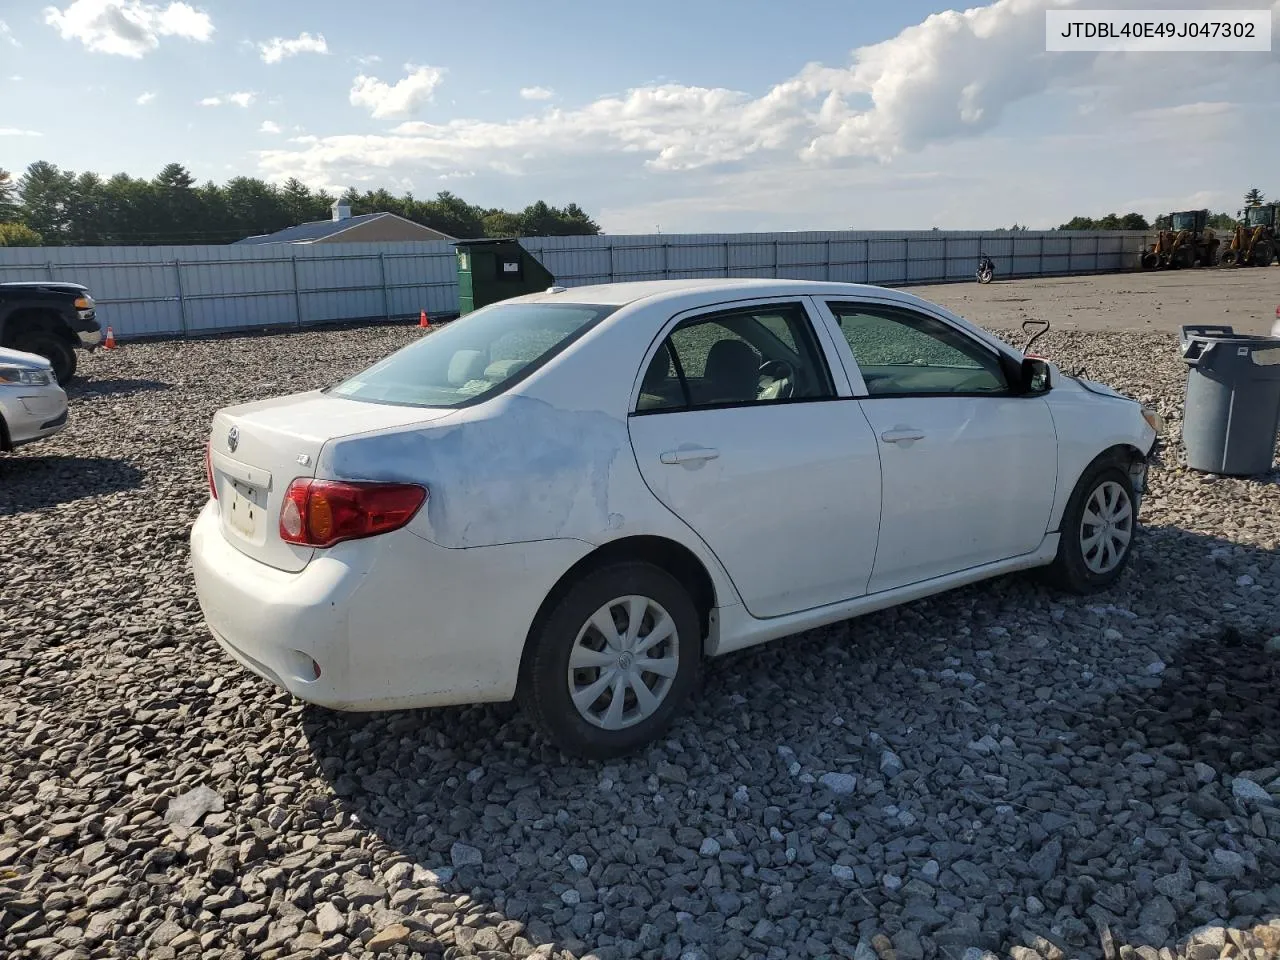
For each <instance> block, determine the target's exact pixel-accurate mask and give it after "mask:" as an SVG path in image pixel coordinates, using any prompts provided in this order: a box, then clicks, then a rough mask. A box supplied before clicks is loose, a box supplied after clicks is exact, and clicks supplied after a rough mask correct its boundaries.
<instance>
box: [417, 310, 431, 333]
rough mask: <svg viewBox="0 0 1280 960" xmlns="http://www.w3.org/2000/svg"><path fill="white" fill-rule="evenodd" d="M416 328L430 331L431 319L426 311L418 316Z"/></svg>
mask: <svg viewBox="0 0 1280 960" xmlns="http://www.w3.org/2000/svg"><path fill="white" fill-rule="evenodd" d="M418 326H419V327H421V328H422V329H423V330H430V329H431V318H430V317H428V316H427V311H425V310H423V311H422V313H420V314H419V315H418Z"/></svg>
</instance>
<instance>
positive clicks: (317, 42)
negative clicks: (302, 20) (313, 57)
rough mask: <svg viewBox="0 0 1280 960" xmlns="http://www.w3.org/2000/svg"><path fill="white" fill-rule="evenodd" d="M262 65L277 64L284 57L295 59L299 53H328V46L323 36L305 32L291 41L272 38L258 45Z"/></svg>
mask: <svg viewBox="0 0 1280 960" xmlns="http://www.w3.org/2000/svg"><path fill="white" fill-rule="evenodd" d="M258 50H259V52H260V53H261V54H262V62H263V63H279V62H280V61H281V60H283V59H285V58H286V57H296V56H297V55H298V54H300V53H328V52H329V45H328V44H327V43H325V40H324V34H321V33H317V34H316V35H315V36H312V35H311V34H309V33H307V32H306V31H305V30H304V31H303V32H302V33H300V34H298V35H297V37H295V38H293V39H292V40H289V39H286V38H284V37H272V38H271V39H270V40H267V41H266V42H265V43H260V44H258Z"/></svg>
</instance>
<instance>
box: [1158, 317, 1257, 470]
mask: <svg viewBox="0 0 1280 960" xmlns="http://www.w3.org/2000/svg"><path fill="white" fill-rule="evenodd" d="M1182 359H1183V360H1184V361H1185V362H1186V364H1187V393H1186V403H1185V409H1184V410H1183V415H1182V444H1183V447H1184V448H1185V449H1186V453H1187V466H1188V467H1190V468H1191V469H1193V470H1201V471H1203V472H1205V473H1219V474H1226V475H1228V476H1234V477H1247V476H1256V475H1257V474H1262V473H1267V472H1268V471H1270V470H1271V466H1272V463H1273V462H1274V460H1275V452H1276V432H1277V430H1280V338H1277V337H1265V336H1250V335H1248V334H1243V333H1236V332H1235V331H1234V330H1232V328H1231V327H1219V326H1208V325H1206V326H1186V327H1183V328H1182Z"/></svg>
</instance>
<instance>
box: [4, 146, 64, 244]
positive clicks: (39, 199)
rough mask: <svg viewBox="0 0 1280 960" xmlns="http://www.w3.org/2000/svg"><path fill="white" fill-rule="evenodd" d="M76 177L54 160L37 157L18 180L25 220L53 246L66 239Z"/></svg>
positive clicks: (23, 218) (62, 242)
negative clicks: (60, 167) (58, 166)
mask: <svg viewBox="0 0 1280 960" xmlns="http://www.w3.org/2000/svg"><path fill="white" fill-rule="evenodd" d="M74 179H75V177H74V175H73V174H72V173H71V172H70V171H64V170H59V169H58V168H57V167H56V166H55V165H54V164H52V163H48V162H46V161H44V160H37V161H36V162H35V163H33V164H31V165H30V166H29V167H27V172H26V173H25V174H23V176H22V179H21V180H19V181H18V193H19V195H20V196H21V197H22V220H23V222H24V223H26V225H27V226H29V227H30V228H31V229H32V230H34V231H36V233H38V234H40V235H41V237H43V238H44V242H45V243H46V244H48V245H49V246H51V247H60V246H62V245H63V244H65V243H66V242H67V235H68V232H69V226H70V224H69V221H68V213H69V210H70V207H71V193H72V189H73V183H74Z"/></svg>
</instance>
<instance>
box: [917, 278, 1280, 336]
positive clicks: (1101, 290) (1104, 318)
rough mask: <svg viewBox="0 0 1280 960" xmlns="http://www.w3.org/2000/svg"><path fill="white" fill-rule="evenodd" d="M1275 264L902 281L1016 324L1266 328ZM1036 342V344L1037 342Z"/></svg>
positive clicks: (1278, 287) (1279, 292)
mask: <svg viewBox="0 0 1280 960" xmlns="http://www.w3.org/2000/svg"><path fill="white" fill-rule="evenodd" d="M1277 281H1280V266H1271V267H1268V268H1266V269H1265V270H1263V269H1259V268H1256V267H1247V268H1242V269H1236V268H1226V267H1220V268H1217V269H1212V270H1154V271H1149V272H1140V273H1113V274H1107V275H1104V276H1096V277H1043V278H1037V279H1032V280H1002V279H1000V278H999V276H997V277H996V279H995V281H994V282H992V283H990V284H987V285H986V286H981V285H979V284H977V283H973V282H962V283H946V284H932V285H930V286H921V287H909V288H907V289H908V290H909V292H911V293H914V294H916V295H917V296H921V297H924V298H925V299H926V300H933V301H934V302H935V303H940V304H942V305H943V306H946V307H950V308H951V309H952V310H955V311H957V312H958V313H960V314H962V315H963V316H967V317H973V318H974V319H976V320H978V321H979V322H981V323H987V324H999V325H1007V326H1009V327H1016V326H1017V325H1018V324H1019V323H1021V322H1022V321H1023V320H1025V319H1028V318H1031V317H1042V318H1044V319H1046V320H1050V321H1052V322H1053V324H1054V325H1055V326H1071V327H1074V328H1076V329H1078V330H1094V331H1102V332H1106V331H1113V330H1136V331H1143V332H1158V333H1177V332H1178V328H1179V327H1180V326H1182V325H1183V324H1184V323H1223V324H1228V325H1230V326H1232V327H1234V328H1235V329H1236V330H1237V331H1238V332H1240V333H1267V332H1269V331H1270V330H1271V324H1272V323H1274V322H1275V319H1276V307H1277V305H1280V283H1277ZM1038 345H1039V344H1037V346H1038Z"/></svg>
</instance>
